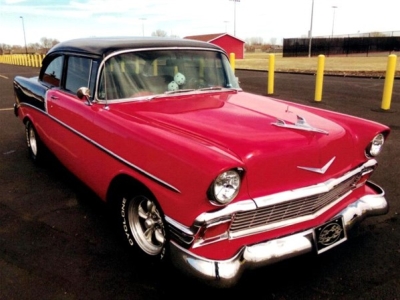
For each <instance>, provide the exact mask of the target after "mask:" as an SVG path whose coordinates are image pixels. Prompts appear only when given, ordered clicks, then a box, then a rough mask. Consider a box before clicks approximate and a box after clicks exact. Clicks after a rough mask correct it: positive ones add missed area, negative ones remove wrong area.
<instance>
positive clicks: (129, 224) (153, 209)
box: [119, 194, 167, 260]
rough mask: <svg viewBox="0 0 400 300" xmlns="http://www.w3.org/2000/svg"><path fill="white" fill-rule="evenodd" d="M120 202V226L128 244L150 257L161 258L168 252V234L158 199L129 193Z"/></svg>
mask: <svg viewBox="0 0 400 300" xmlns="http://www.w3.org/2000/svg"><path fill="white" fill-rule="evenodd" d="M119 202H120V203H119V206H120V217H121V218H120V225H119V226H120V228H122V231H123V235H124V239H125V240H126V241H127V242H128V245H129V246H131V247H134V248H135V249H136V250H139V251H140V252H141V253H142V254H145V255H146V256H147V257H149V258H152V259H155V260H161V259H162V258H163V257H164V256H165V252H166V244H167V235H166V230H165V227H164V224H165V222H164V217H163V215H162V212H161V209H160V208H159V206H158V204H157V203H156V201H155V200H153V199H152V198H151V197H148V196H146V195H145V194H143V195H141V194H139V195H128V194H127V195H124V196H122V197H121V198H120V201H119Z"/></svg>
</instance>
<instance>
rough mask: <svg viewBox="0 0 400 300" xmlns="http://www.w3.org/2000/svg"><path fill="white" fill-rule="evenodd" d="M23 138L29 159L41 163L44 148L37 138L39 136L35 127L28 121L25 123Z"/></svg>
mask: <svg viewBox="0 0 400 300" xmlns="http://www.w3.org/2000/svg"><path fill="white" fill-rule="evenodd" d="M25 136H26V144H27V146H28V154H29V157H30V158H31V159H32V160H33V161H34V162H35V163H38V162H40V161H42V159H43V152H44V146H43V144H42V142H41V140H40V138H39V135H38V134H37V131H36V129H35V127H34V126H33V124H32V122H31V121H29V120H28V121H27V122H26V123H25Z"/></svg>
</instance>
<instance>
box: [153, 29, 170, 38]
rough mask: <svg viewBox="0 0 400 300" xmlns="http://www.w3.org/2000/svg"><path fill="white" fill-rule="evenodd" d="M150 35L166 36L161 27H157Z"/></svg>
mask: <svg viewBox="0 0 400 300" xmlns="http://www.w3.org/2000/svg"><path fill="white" fill-rule="evenodd" d="M151 36H159V37H166V36H168V34H167V32H166V31H164V30H161V29H157V30H156V31H154V32H153V33H152V34H151Z"/></svg>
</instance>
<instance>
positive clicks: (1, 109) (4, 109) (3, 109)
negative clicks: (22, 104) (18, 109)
mask: <svg viewBox="0 0 400 300" xmlns="http://www.w3.org/2000/svg"><path fill="white" fill-rule="evenodd" d="M13 109H14V108H0V111H8V110H13Z"/></svg>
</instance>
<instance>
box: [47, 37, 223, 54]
mask: <svg viewBox="0 0 400 300" xmlns="http://www.w3.org/2000/svg"><path fill="white" fill-rule="evenodd" d="M171 47H197V48H209V49H217V50H222V49H221V48H220V47H218V46H216V45H213V44H210V43H206V42H201V41H195V40H188V39H179V38H163V37H107V38H82V39H74V40H69V41H65V42H61V43H59V44H57V45H55V46H54V47H53V48H51V49H50V51H49V52H48V54H51V53H54V52H78V53H82V54H90V55H100V56H103V55H107V54H109V53H111V52H115V51H119V50H128V49H139V48H140V49H143V48H146V49H147V48H150V49H151V48H171ZM222 51H223V50H222Z"/></svg>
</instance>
